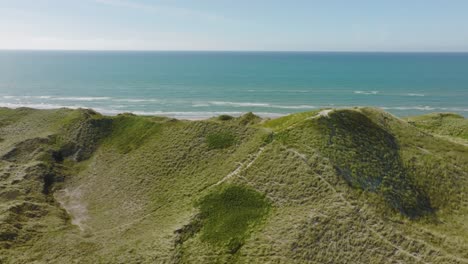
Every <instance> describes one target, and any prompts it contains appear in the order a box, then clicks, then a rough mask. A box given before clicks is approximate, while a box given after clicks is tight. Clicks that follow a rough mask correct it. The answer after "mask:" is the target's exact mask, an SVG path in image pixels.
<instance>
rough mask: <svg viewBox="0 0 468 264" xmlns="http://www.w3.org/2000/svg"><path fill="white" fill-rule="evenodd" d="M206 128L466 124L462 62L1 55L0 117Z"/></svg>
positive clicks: (311, 56)
mask: <svg viewBox="0 0 468 264" xmlns="http://www.w3.org/2000/svg"><path fill="white" fill-rule="evenodd" d="M23 106H25V107H33V108H47V109H49V108H59V107H72V108H77V107H86V108H93V109H95V110H97V111H99V112H102V113H105V114H117V113H121V112H134V113H137V114H149V115H165V116H173V117H178V118H188V119H193V118H205V117H210V116H214V115H217V114H220V113H228V114H233V115H238V114H241V113H243V112H247V111H252V112H255V113H257V114H260V115H263V116H279V115H283V114H287V113H292V112H299V111H307V110H311V109H316V108H322V107H348V106H378V107H382V108H384V109H386V110H387V111H390V112H392V113H394V114H396V115H399V116H405V115H414V114H421V113H429V112H457V113H460V114H462V115H464V116H468V53H314V52H85V51H82V52H71V51H70V52H68V51H0V107H15V108H16V107H23Z"/></svg>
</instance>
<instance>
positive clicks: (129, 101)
mask: <svg viewBox="0 0 468 264" xmlns="http://www.w3.org/2000/svg"><path fill="white" fill-rule="evenodd" d="M112 101H114V102H126V103H150V102H153V103H154V102H160V101H161V100H158V99H133V98H122V99H112Z"/></svg>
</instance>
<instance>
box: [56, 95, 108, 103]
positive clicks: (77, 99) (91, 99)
mask: <svg viewBox="0 0 468 264" xmlns="http://www.w3.org/2000/svg"><path fill="white" fill-rule="evenodd" d="M50 99H51V100H56V101H86V102H90V101H107V100H111V99H112V98H111V97H73V96H70V97H52V98H50Z"/></svg>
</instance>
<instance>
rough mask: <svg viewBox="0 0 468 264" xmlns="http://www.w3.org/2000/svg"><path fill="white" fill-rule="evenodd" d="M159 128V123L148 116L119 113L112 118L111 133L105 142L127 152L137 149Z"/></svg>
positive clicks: (122, 151)
mask: <svg viewBox="0 0 468 264" xmlns="http://www.w3.org/2000/svg"><path fill="white" fill-rule="evenodd" d="M160 130H161V124H160V123H156V122H154V121H152V120H151V118H149V117H137V116H133V115H120V116H117V117H116V118H115V119H113V124H112V135H111V136H110V137H109V138H108V141H107V142H106V143H107V145H111V146H113V147H115V148H117V149H118V150H119V151H120V152H121V153H129V152H130V151H132V150H135V149H138V148H139V147H140V146H141V145H142V144H144V143H145V141H147V140H148V139H149V138H150V137H152V136H154V135H155V134H157V133H158V132H159V131H160Z"/></svg>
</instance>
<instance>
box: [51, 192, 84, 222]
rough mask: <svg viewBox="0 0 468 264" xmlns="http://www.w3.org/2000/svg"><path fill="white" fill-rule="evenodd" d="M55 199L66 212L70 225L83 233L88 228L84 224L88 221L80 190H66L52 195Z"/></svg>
mask: <svg viewBox="0 0 468 264" xmlns="http://www.w3.org/2000/svg"><path fill="white" fill-rule="evenodd" d="M54 196H55V199H57V201H58V202H59V203H60V205H61V206H62V207H63V208H64V209H65V211H67V213H68V214H69V215H70V216H71V218H72V224H74V225H76V226H78V227H79V228H80V230H81V231H85V230H86V229H87V228H88V227H87V225H86V224H85V222H86V220H88V219H89V215H88V210H87V208H86V204H84V203H83V201H82V200H81V196H82V192H81V190H80V188H79V187H78V188H76V189H73V190H72V189H70V188H66V189H63V190H60V191H58V192H56V193H55V194H54Z"/></svg>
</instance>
